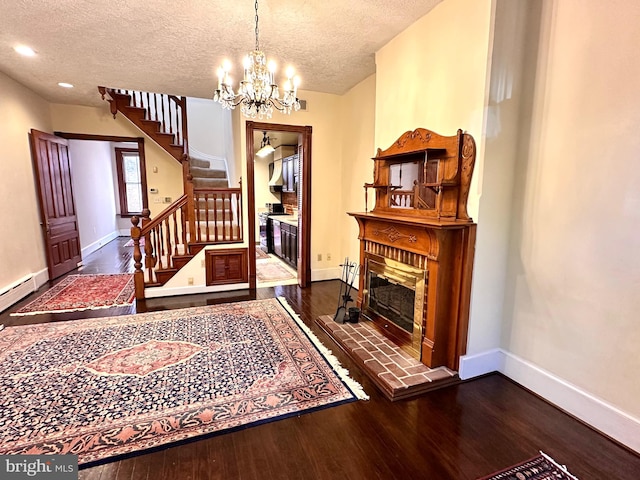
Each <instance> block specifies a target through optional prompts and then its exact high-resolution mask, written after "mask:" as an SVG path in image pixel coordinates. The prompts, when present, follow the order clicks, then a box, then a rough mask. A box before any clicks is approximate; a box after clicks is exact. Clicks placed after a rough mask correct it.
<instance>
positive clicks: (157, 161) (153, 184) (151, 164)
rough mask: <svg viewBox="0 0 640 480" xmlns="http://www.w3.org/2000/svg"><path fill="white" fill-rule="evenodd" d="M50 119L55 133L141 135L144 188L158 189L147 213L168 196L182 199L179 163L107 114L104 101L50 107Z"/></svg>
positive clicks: (119, 117) (159, 207)
mask: <svg viewBox="0 0 640 480" xmlns="http://www.w3.org/2000/svg"><path fill="white" fill-rule="evenodd" d="M51 118H52V121H53V128H54V130H56V131H61V132H70V133H87V134H94V135H114V136H125V137H143V136H144V137H145V141H144V149H145V160H146V164H147V187H148V188H149V189H151V188H157V189H158V194H149V210H151V216H152V217H153V216H155V215H157V214H158V213H160V212H161V211H162V210H164V209H165V208H166V207H167V206H168V204H165V203H156V200H162V199H164V197H171V201H175V200H176V199H177V198H178V197H180V196H182V190H183V188H182V167H181V166H180V163H178V162H177V161H176V159H174V158H173V157H172V156H171V155H169V154H168V153H167V152H165V151H164V150H163V149H162V148H161V147H159V146H158V145H157V144H156V143H155V142H154V141H152V140H151V139H150V138H149V137H146V136H145V135H144V133H143V132H142V131H141V130H140V129H138V127H136V126H135V125H133V124H132V123H131V122H129V120H127V119H126V118H124V117H123V116H122V115H121V114H118V115H117V116H116V118H115V119H114V118H113V116H112V115H111V113H110V112H109V107H108V103H107V102H105V105H104V107H102V108H96V107H83V106H78V105H62V104H52V105H51ZM154 168H157V173H154V171H153V170H154Z"/></svg>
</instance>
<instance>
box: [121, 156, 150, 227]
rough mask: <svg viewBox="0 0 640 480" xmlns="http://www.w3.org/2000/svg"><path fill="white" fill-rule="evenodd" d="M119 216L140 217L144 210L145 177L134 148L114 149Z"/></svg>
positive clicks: (145, 204)
mask: <svg viewBox="0 0 640 480" xmlns="http://www.w3.org/2000/svg"><path fill="white" fill-rule="evenodd" d="M115 151H116V168H117V170H118V193H119V196H120V215H122V216H130V215H140V214H141V213H142V210H143V209H144V208H146V206H147V202H146V195H145V193H146V191H147V185H146V175H145V172H144V165H143V163H144V162H142V161H141V158H140V152H139V150H138V149H135V148H116V149H115Z"/></svg>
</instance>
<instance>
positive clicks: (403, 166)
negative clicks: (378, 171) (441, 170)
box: [387, 154, 439, 210]
mask: <svg viewBox="0 0 640 480" xmlns="http://www.w3.org/2000/svg"><path fill="white" fill-rule="evenodd" d="M438 164H439V161H438V159H429V158H427V155H426V154H424V155H416V156H410V157H409V158H407V159H401V160H400V159H399V160H394V161H390V162H389V193H390V194H389V195H388V197H387V198H388V201H389V207H390V208H414V209H426V210H433V209H435V208H436V194H437V188H438Z"/></svg>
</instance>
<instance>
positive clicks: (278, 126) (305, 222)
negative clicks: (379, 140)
mask: <svg viewBox="0 0 640 480" xmlns="http://www.w3.org/2000/svg"><path fill="white" fill-rule="evenodd" d="M255 130H257V131H260V132H263V131H265V130H266V131H271V132H291V133H298V134H300V135H302V142H301V143H300V144H301V145H302V158H301V164H302V171H301V172H300V173H299V175H300V178H301V179H302V181H301V182H300V185H301V189H302V190H301V193H302V199H301V210H302V215H301V216H300V229H299V231H298V249H299V251H300V262H298V284H299V285H300V286H301V287H303V288H304V287H307V286H309V285H310V284H311V136H312V132H313V129H312V127H311V126H309V125H306V126H305V125H285V124H282V123H264V122H253V121H247V124H246V148H247V192H248V195H247V196H248V197H249V198H248V202H247V203H248V208H249V210H248V214H249V219H250V220H249V230H250V231H249V239H250V242H251V239H253V238H255V225H254V222H253V220H252V219H253V218H255V215H256V210H255V193H254V192H255V190H254V188H255V179H254V168H253V162H254V157H255V152H254V148H253V132H254V131H255ZM249 250H250V251H249V284H250V285H251V287H250V288H252V289H253V288H255V263H256V259H255V251H253V250H254V249H249Z"/></svg>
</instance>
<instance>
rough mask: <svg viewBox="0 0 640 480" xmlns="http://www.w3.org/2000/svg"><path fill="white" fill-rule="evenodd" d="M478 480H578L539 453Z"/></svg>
mask: <svg viewBox="0 0 640 480" xmlns="http://www.w3.org/2000/svg"><path fill="white" fill-rule="evenodd" d="M478 480H578V478H577V477H574V476H573V475H571V474H570V473H569V472H568V471H567V467H565V466H564V465H560V464H559V463H558V462H556V461H555V460H554V459H553V458H551V457H550V456H549V455H547V454H545V453H544V452H540V455H538V456H537V457H533V458H531V459H529V460H527V461H526V462H522V463H519V464H517V465H514V466H513V467H509V468H507V469H505V470H501V471H499V472H496V473H494V474H493V475H489V476H488V477H482V478H479V479H478Z"/></svg>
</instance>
